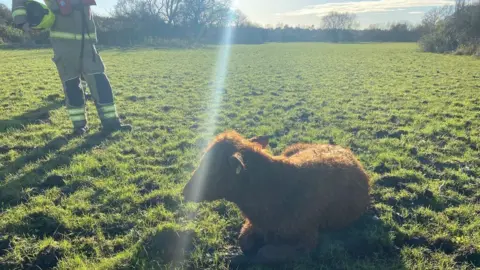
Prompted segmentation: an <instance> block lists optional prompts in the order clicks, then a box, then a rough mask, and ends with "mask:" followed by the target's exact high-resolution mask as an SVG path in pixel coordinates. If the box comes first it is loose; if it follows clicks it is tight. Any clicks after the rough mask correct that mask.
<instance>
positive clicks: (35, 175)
mask: <svg viewBox="0 0 480 270" xmlns="http://www.w3.org/2000/svg"><path fill="white" fill-rule="evenodd" d="M101 55H102V57H103V59H104V61H105V63H106V66H107V72H108V75H109V77H110V79H111V82H112V85H113V87H114V92H115V94H116V100H117V106H118V109H119V112H120V114H121V116H122V118H123V119H124V121H125V122H127V123H132V124H133V125H134V126H135V128H136V131H135V132H134V133H114V134H110V135H103V134H101V133H99V132H98V128H99V121H98V119H97V117H96V113H95V109H94V107H93V104H92V103H91V102H89V104H88V105H89V118H90V125H91V127H92V128H93V130H92V131H91V132H90V134H89V135H86V136H85V137H72V136H70V135H69V134H70V131H71V123H70V121H69V120H68V118H67V114H66V111H65V109H64V108H63V107H62V106H63V104H62V102H63V93H62V89H61V86H60V81H59V79H58V77H57V73H56V70H55V68H54V66H53V62H52V61H51V57H52V53H51V51H49V50H38V51H34V50H32V51H14V50H8V51H0V58H1V59H2V64H1V69H0V98H1V99H0V100H1V101H0V103H1V105H0V108H1V111H2V115H1V116H0V118H1V120H0V166H1V167H0V181H1V182H0V202H1V213H0V268H6V269H25V268H29V267H30V268H31V269H38V267H41V268H42V269H49V268H50V267H53V266H56V267H58V268H59V269H132V268H135V269H152V268H156V269H168V268H169V265H168V264H174V263H176V265H177V266H178V267H181V266H183V267H190V268H194V269H205V268H208V269H224V268H228V262H229V259H228V258H229V257H230V256H231V255H234V254H237V253H238V248H237V243H236V237H237V235H238V231H239V229H240V226H241V223H242V217H241V214H240V212H239V210H238V209H237V208H236V207H235V206H234V205H232V204H229V203H225V202H215V203H211V204H202V205H195V204H188V205H186V204H184V203H183V202H182V198H181V196H180V192H181V189H182V188H183V185H184V184H185V183H186V181H187V180H188V178H189V175H190V173H191V172H192V170H193V169H194V168H195V166H196V165H197V164H198V158H199V155H200V154H201V151H202V149H201V147H200V146H201V145H203V144H204V143H205V142H206V140H208V137H207V136H206V135H204V134H205V132H206V131H207V128H206V126H205V121H206V120H207V119H208V108H209V103H211V101H212V95H211V92H212V90H211V86H212V84H213V72H214V67H215V64H216V60H217V59H216V57H217V50H215V49H212V48H208V49H198V50H153V49H152V50H126V51H122V50H106V51H102V52H101ZM225 91H226V94H225V96H224V97H223V99H222V102H221V107H220V113H219V117H218V126H217V129H216V131H215V132H216V133H218V132H221V131H224V130H225V129H235V130H237V131H238V132H240V133H242V134H243V135H245V136H247V137H249V136H254V135H264V134H268V135H273V136H274V138H273V139H272V140H271V142H270V148H271V151H272V152H274V153H279V152H280V151H281V150H282V149H283V148H284V147H286V146H287V145H290V144H292V143H296V142H316V143H328V142H330V143H336V144H339V145H342V146H345V147H350V148H351V149H352V150H353V151H354V152H355V153H356V154H357V155H358V157H359V158H360V160H361V162H362V163H363V164H364V165H365V167H366V169H367V170H368V172H369V174H371V176H372V182H373V191H372V197H373V205H372V207H371V209H370V210H369V211H368V213H366V214H365V216H364V217H362V218H361V219H360V220H359V221H358V222H357V223H355V224H354V225H352V227H350V228H348V229H346V230H344V231H340V232H325V233H322V235H321V242H320V245H319V247H318V249H317V250H316V251H315V252H314V253H313V254H311V255H310V256H308V257H306V258H304V259H302V260H301V261H300V262H297V263H295V264H293V265H288V266H286V268H287V269H453V268H456V269H472V268H475V267H480V151H479V148H480V129H479V126H480V61H478V60H475V59H474V58H471V57H462V56H451V55H438V54H428V53H420V52H417V47H416V45H415V44H365V45H327V44H283V45H279V44H269V45H258V46H235V47H234V48H233V50H232V57H231V60H230V67H229V77H228V79H227V85H226V86H225ZM191 214H193V215H194V217H195V218H194V220H190V219H188V218H187V217H188V216H189V215H191ZM190 238H192V239H193V247H191V246H190V245H185V246H188V250H189V251H191V252H188V253H187V255H186V257H185V260H181V258H180V260H179V258H178V256H176V255H178V254H180V253H181V252H179V251H178V250H179V246H181V245H177V243H178V241H177V240H178V239H182V241H180V242H181V243H190V241H189V239H190ZM35 267H37V268H35ZM258 269H260V268H258ZM276 269H278V268H276Z"/></svg>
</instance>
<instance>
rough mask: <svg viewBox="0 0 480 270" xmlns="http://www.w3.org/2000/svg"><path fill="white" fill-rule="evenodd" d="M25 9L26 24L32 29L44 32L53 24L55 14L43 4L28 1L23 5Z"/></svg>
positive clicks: (31, 0) (32, 0)
mask: <svg viewBox="0 0 480 270" xmlns="http://www.w3.org/2000/svg"><path fill="white" fill-rule="evenodd" d="M25 9H26V10H27V22H28V24H29V25H30V28H32V29H37V30H46V29H49V28H51V27H52V26H53V24H54V23H55V14H53V12H52V11H51V10H50V9H49V8H48V7H47V6H46V5H45V4H43V3H39V2H37V1H34V0H28V1H26V3H25Z"/></svg>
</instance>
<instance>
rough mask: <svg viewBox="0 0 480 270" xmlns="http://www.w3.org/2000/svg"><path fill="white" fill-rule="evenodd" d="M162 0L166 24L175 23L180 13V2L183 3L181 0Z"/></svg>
mask: <svg viewBox="0 0 480 270" xmlns="http://www.w3.org/2000/svg"><path fill="white" fill-rule="evenodd" d="M163 2H164V5H163V6H164V9H163V16H164V17H165V19H166V22H167V24H169V25H171V24H175V23H177V21H178V18H179V16H180V13H181V8H182V4H183V3H184V1H183V0H163Z"/></svg>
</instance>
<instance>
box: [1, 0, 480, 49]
mask: <svg viewBox="0 0 480 270" xmlns="http://www.w3.org/2000/svg"><path fill="white" fill-rule="evenodd" d="M230 6H231V0H119V1H118V2H117V4H116V5H115V7H114V9H113V11H112V12H110V14H109V15H108V16H100V15H95V21H96V24H97V33H98V39H99V43H100V44H102V45H107V46H135V45H162V44H167V45H169V46H183V45H188V44H193V43H196V44H219V43H221V42H222V37H223V35H224V32H225V30H227V29H232V30H233V31H235V34H234V35H233V40H231V42H232V43H234V44H261V43H267V42H335V43H345V42H349V43H351V42H417V41H419V42H420V45H421V48H422V49H424V50H425V51H433V52H444V51H451V50H457V49H458V48H460V47H461V48H464V47H465V46H470V47H469V48H473V47H475V48H476V45H472V44H478V41H479V38H478V37H479V35H478V31H479V30H480V26H479V24H478V21H479V14H480V12H479V11H480V9H479V6H480V4H479V3H478V0H474V1H473V0H457V3H456V5H455V6H445V7H439V8H435V9H433V10H431V11H430V12H428V13H426V14H425V17H424V19H423V21H422V23H420V24H418V25H413V24H410V23H408V22H397V23H390V24H385V25H371V26H369V27H368V28H366V29H359V27H358V22H357V17H356V15H355V14H351V13H342V12H331V13H329V14H327V15H326V16H323V17H322V18H321V19H320V23H321V26H320V27H315V26H313V25H312V26H290V25H284V24H278V25H276V26H260V25H257V24H255V23H253V22H251V21H250V20H249V19H248V17H247V16H245V14H243V13H242V12H241V11H240V10H232V9H231V8H230ZM11 23H12V19H11V13H10V11H9V10H8V8H7V7H6V6H2V5H1V4H0V43H2V42H4V43H19V42H25V40H24V37H23V35H22V33H21V32H20V31H19V30H16V29H13V28H12V27H11ZM2 25H3V26H2ZM47 38H48V34H45V33H41V34H40V35H37V36H34V37H31V38H27V41H28V40H29V39H30V41H34V42H35V43H48V39H47Z"/></svg>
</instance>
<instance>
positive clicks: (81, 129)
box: [73, 126, 88, 136]
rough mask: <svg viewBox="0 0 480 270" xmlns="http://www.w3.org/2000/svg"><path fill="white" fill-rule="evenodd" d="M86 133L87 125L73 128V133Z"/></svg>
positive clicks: (78, 134)
mask: <svg viewBox="0 0 480 270" xmlns="http://www.w3.org/2000/svg"><path fill="white" fill-rule="evenodd" d="M86 133H88V126H83V127H82V126H78V127H74V128H73V135H76V136H82V135H85V134H86Z"/></svg>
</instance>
